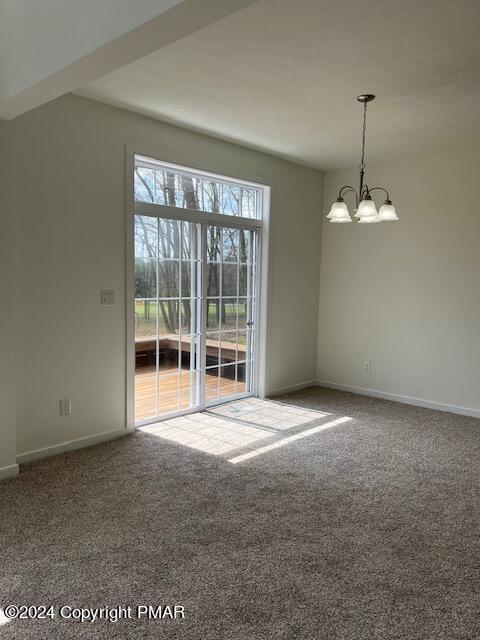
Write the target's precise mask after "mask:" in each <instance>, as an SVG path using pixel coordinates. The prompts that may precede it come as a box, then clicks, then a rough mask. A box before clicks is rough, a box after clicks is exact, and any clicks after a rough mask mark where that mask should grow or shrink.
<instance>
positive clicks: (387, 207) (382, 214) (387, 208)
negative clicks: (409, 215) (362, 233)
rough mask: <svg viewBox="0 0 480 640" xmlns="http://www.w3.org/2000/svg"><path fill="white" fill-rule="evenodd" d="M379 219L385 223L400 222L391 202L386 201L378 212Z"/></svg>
mask: <svg viewBox="0 0 480 640" xmlns="http://www.w3.org/2000/svg"><path fill="white" fill-rule="evenodd" d="M378 217H379V218H380V220H385V221H390V220H398V216H397V212H396V211H395V207H394V206H393V204H392V203H391V202H390V200H386V201H385V203H384V204H382V206H381V207H380V209H379V212H378Z"/></svg>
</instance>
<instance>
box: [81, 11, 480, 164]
mask: <svg viewBox="0 0 480 640" xmlns="http://www.w3.org/2000/svg"><path fill="white" fill-rule="evenodd" d="M479 27H480V2H479V1H478V0H363V1H361V2H359V1H358V0H335V1H333V0H260V1H258V2H254V3H253V4H251V5H250V6H248V7H247V8H245V9H242V10H241V11H239V12H237V13H235V14H233V15H230V16H228V17H226V18H224V19H222V20H220V21H218V22H216V23H214V24H211V25H209V26H207V27H205V28H203V29H201V30H200V31H197V32H195V33H193V34H192V35H189V36H187V37H185V38H183V39H182V40H178V41H176V42H174V43H173V44H170V45H168V46H167V47H165V48H163V49H161V50H160V51H157V52H155V53H152V54H150V55H148V56H146V57H144V58H142V59H140V60H137V61H136V62H133V63H132V64H129V65H128V66H125V67H123V68H121V69H119V70H117V71H114V72H113V73H111V74H109V75H106V76H104V77H103V78H101V79H99V80H96V81H95V82H93V83H91V84H89V85H88V86H86V87H84V88H82V90H81V91H79V93H81V94H82V95H85V96H87V97H91V98H94V99H97V100H101V101H104V102H107V103H110V104H114V105H118V106H121V107H124V108H127V109H131V110H133V111H137V112H140V113H145V114H147V115H150V116H153V117H155V118H159V119H161V120H166V121H171V122H175V123H178V124H181V125H183V126H187V127H189V128H193V129H196V130H200V131H205V132H208V133H211V134H213V135H215V136H218V137H221V138H225V139H228V140H233V141H238V142H240V143H242V144H246V145H248V146H252V147H254V148H259V149H263V150H266V151H269V152H272V153H275V154H278V155H281V156H284V157H287V158H289V159H293V160H295V161H299V162H301V163H304V164H308V165H312V166H315V167H319V168H337V167H342V166H349V165H352V164H355V163H357V162H358V159H359V158H358V156H359V144H360V126H361V115H362V114H361V106H360V105H359V104H358V103H357V102H356V101H355V97H356V96H357V95H358V94H360V93H366V92H368V93H375V94H377V96H378V98H377V100H376V101H375V102H373V103H372V104H371V105H370V107H369V127H368V135H367V159H369V160H380V159H382V158H387V157H394V156H397V155H407V154H419V153H423V152H427V151H433V150H442V149H448V148H450V147H455V146H459V145H463V144H465V143H467V142H469V141H470V140H472V139H476V140H479V139H480V38H479V36H478V32H479Z"/></svg>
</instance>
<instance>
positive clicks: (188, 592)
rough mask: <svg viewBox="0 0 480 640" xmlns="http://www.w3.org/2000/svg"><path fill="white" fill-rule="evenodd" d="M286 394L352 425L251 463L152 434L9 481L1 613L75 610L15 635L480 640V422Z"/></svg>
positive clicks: (20, 625) (2, 510)
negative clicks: (80, 612) (103, 615)
mask: <svg viewBox="0 0 480 640" xmlns="http://www.w3.org/2000/svg"><path fill="white" fill-rule="evenodd" d="M279 400H281V402H283V403H285V404H290V405H293V406H296V407H302V408H308V409H314V410H318V411H322V412H326V413H328V414H330V415H329V419H335V418H342V417H350V418H352V419H351V420H349V421H347V422H343V423H339V424H336V425H335V426H333V427H332V428H328V429H325V430H321V431H318V432H315V433H312V435H309V436H308V437H305V438H301V439H298V440H293V441H292V442H289V443H288V444H287V445H286V446H282V447H281V448H276V449H273V450H271V451H267V452H266V453H264V454H263V455H259V456H257V457H252V458H250V459H247V460H245V462H241V463H239V464H231V463H230V462H228V460H227V459H226V458H225V457H222V456H214V455H211V454H209V453H205V452H201V451H197V450H195V449H193V448H188V447H186V446H182V445H181V444H178V443H173V442H169V441H168V440H165V439H162V438H161V437H159V436H158V435H155V434H151V433H140V432H137V433H136V434H135V435H133V436H129V437H126V438H122V439H120V440H116V441H114V442H110V443H106V444H103V445H99V446H96V447H92V448H90V449H84V450H81V451H76V452H70V453H67V454H63V455H60V456H56V457H53V458H50V459H46V460H42V461H38V462H35V463H31V464H28V465H24V466H23V467H22V469H21V474H20V476H19V477H18V478H16V479H13V480H10V481H6V482H4V483H2V484H1V485H0V544H1V551H2V553H1V558H0V606H2V607H5V606H6V605H7V604H10V603H13V604H16V605H27V604H31V605H53V607H54V610H55V611H56V613H57V616H56V618H55V619H54V620H50V619H47V620H33V621H28V620H12V621H9V622H7V621H5V619H2V620H0V639H1V640H13V639H15V640H30V639H35V640H43V639H45V640H46V639H48V640H50V639H54V638H66V639H68V638H88V639H92V638H93V639H97V638H98V639H100V638H101V639H102V640H110V639H113V638H122V639H123V638H127V639H128V638H155V639H157V638H168V639H170V638H172V639H173V638H175V639H176V638H179V639H180V638H181V639H185V640H189V639H195V640H197V639H198V640H260V639H268V640H270V639H272V640H273V639H275V640H277V639H278V640H304V639H305V640H306V639H312V640H313V639H315V640H323V639H325V640H327V639H328V640H337V639H338V640H340V639H342V640H343V639H345V640H367V639H368V640H377V639H378V640H389V639H392V640H393V639H395V640H402V639H408V640H430V639H432V640H433V639H435V640H455V639H457V638H462V639H463V638H465V639H467V638H468V639H472V640H473V639H477V638H479V637H480V617H479V616H480V535H479V534H480V515H479V495H480V455H479V454H480V422H479V421H478V420H476V419H474V418H467V417H461V416H454V415H452V414H448V413H440V412H436V411H432V410H428V409H421V408H415V407H410V406H406V405H400V404H397V403H394V402H388V401H383V400H376V399H372V398H366V397H361V396H355V395H352V394H348V393H342V392H338V391H330V390H326V389H318V388H312V389H306V390H303V391H301V392H297V393H294V394H290V395H288V396H283V397H282V398H281V399H279ZM308 426H309V427H311V426H312V425H308ZM62 605H67V606H70V607H72V608H73V607H83V608H97V607H104V606H109V607H115V606H117V605H123V606H131V607H132V608H133V609H132V610H133V612H134V613H133V618H132V619H126V620H125V619H122V620H119V621H117V622H109V621H95V622H74V621H69V620H64V619H61V618H60V617H59V615H58V611H59V608H60V607H61V606H62ZM137 605H147V606H148V605H153V606H156V605H179V606H183V607H184V608H185V619H184V620H181V619H177V620H170V619H163V620H147V619H145V618H141V619H136V618H135V607H136V606H137ZM2 622H3V624H2Z"/></svg>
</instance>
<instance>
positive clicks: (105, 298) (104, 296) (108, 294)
mask: <svg viewBox="0 0 480 640" xmlns="http://www.w3.org/2000/svg"><path fill="white" fill-rule="evenodd" d="M100 304H101V305H102V307H113V305H114V304H115V291H114V290H113V289H102V290H101V291H100Z"/></svg>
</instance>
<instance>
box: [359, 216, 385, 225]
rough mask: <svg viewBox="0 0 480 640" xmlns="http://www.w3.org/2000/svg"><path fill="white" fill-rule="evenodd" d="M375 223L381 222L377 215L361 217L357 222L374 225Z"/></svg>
mask: <svg viewBox="0 0 480 640" xmlns="http://www.w3.org/2000/svg"><path fill="white" fill-rule="evenodd" d="M375 222H381V220H380V217H379V216H378V215H375V216H362V217H361V218H360V220H359V221H358V224H374V223H375Z"/></svg>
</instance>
